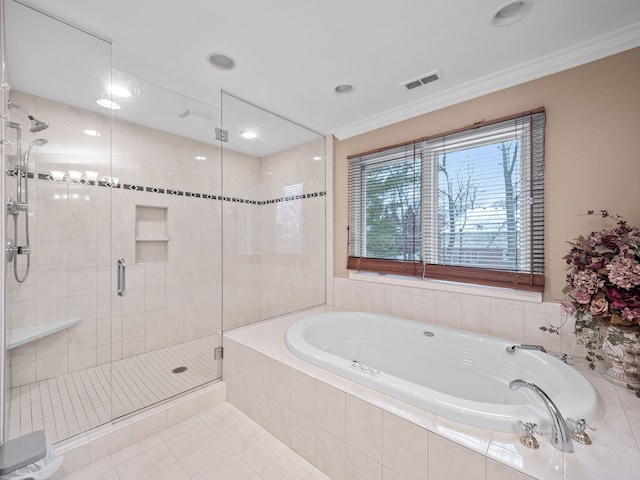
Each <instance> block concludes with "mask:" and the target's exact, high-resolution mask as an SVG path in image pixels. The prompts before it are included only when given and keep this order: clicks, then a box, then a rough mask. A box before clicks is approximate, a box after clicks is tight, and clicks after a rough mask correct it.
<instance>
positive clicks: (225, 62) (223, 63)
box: [207, 52, 236, 70]
mask: <svg viewBox="0 0 640 480" xmlns="http://www.w3.org/2000/svg"><path fill="white" fill-rule="evenodd" d="M207 60H208V61H209V63H210V64H211V65H213V66H214V67H216V68H219V69H221V70H232V69H233V68H235V66H236V62H235V61H234V60H233V58H231V57H229V56H228V55H225V54H224V53H217V52H213V53H210V54H209V55H207Z"/></svg>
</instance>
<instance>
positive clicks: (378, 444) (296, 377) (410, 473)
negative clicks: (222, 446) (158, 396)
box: [223, 307, 640, 480]
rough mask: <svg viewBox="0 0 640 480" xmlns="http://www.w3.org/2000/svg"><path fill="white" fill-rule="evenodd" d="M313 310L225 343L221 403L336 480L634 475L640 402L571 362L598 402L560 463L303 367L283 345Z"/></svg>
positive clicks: (574, 479) (553, 455)
mask: <svg viewBox="0 0 640 480" xmlns="http://www.w3.org/2000/svg"><path fill="white" fill-rule="evenodd" d="M335 310H338V309H335V308H331V307H319V308H315V309H312V310H308V311H305V312H300V313H296V314H292V315H287V316H284V317H280V318H277V319H274V320H270V321H266V322H261V323H258V324H255V325H252V326H248V327H242V328H239V329H236V330H232V331H230V332H227V333H226V334H225V338H224V346H225V359H224V362H223V379H224V380H225V382H226V384H227V399H228V400H229V401H230V402H231V403H232V404H234V405H235V406H237V407H238V408H239V409H240V410H242V411H243V412H245V413H246V414H247V415H249V416H250V417H251V418H253V419H254V420H255V421H257V422H258V423H259V424H260V425H262V426H263V427H265V428H266V429H267V430H268V431H270V432H271V433H272V434H274V435H275V436H276V437H278V438H279V439H280V440H281V441H282V442H284V443H285V444H286V445H288V446H290V447H291V448H292V449H293V450H295V451H296V452H298V453H299V454H300V455H301V456H303V457H304V458H305V459H307V460H308V461H309V462H311V463H312V464H314V465H315V466H316V467H318V468H319V469H320V470H322V471H323V472H324V473H326V474H327V475H328V476H329V477H331V478H332V479H334V480H341V479H360V478H362V479H365V478H366V479H368V480H377V479H378V480H382V479H384V480H401V479H408V480H412V479H420V480H424V479H429V480H434V479H443V478H451V479H454V478H455V479H458V478H464V479H465V480H476V479H477V480H505V479H514V480H515V479H527V478H537V479H550V480H589V479H600V478H609V479H621V480H622V479H630V478H635V477H634V475H637V472H638V471H640V399H639V398H637V397H636V396H635V395H634V393H633V392H631V391H630V390H627V389H625V388H622V387H616V386H614V385H611V384H610V383H608V382H607V381H605V380H604V379H603V378H602V377H601V374H600V373H597V372H595V373H594V372H591V371H590V370H589V369H588V367H587V366H586V364H585V363H584V362H582V361H580V360H578V359H576V360H573V361H572V363H573V364H574V365H575V366H576V368H578V369H579V370H580V371H581V372H582V373H583V374H584V375H585V377H586V378H587V379H588V380H589V381H590V382H591V383H592V384H593V386H594V387H595V388H596V390H597V392H598V396H599V399H598V400H599V406H598V414H597V417H596V418H595V419H594V420H593V421H592V422H591V423H592V424H593V425H595V426H596V427H597V431H596V432H590V433H591V438H592V440H593V445H590V446H582V445H577V444H576V451H575V452H574V453H571V454H563V453H562V452H560V451H559V450H556V449H555V448H553V447H552V446H551V445H550V442H549V438H548V435H538V440H539V442H540V449H538V450H529V449H527V448H525V447H523V446H522V445H521V444H520V443H519V441H518V435H516V434H511V433H503V432H494V431H490V430H485V429H480V428H475V427H470V426H467V425H463V424H459V423H457V422H453V421H450V420H447V419H445V418H442V417H438V416H435V415H433V414H431V413H429V412H426V411H424V410H420V409H417V408H415V407H413V406H411V405H408V404H406V403H404V402H401V401H399V400H396V399H393V398H391V397H389V396H387V395H384V394H381V393H378V392H376V391H374V390H371V389H369V388H367V387H364V386H361V385H358V384H356V383H354V382H351V381H349V380H347V379H345V378H343V377H340V376H338V375H335V374H333V373H331V372H328V371H325V370H323V369H320V368H318V367H316V366H314V365H311V364H309V363H306V362H304V361H302V360H300V359H298V358H297V357H295V356H294V355H293V354H291V353H290V352H289V351H288V350H287V347H286V345H285V342H284V339H285V335H286V331H287V329H288V327H289V326H290V325H291V324H292V323H294V322H295V321H297V320H299V319H301V318H304V317H306V316H309V315H313V314H316V313H324V312H326V311H335Z"/></svg>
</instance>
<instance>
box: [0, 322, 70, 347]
mask: <svg viewBox="0 0 640 480" xmlns="http://www.w3.org/2000/svg"><path fill="white" fill-rule="evenodd" d="M80 322H82V318H70V319H69V320H63V321H61V322H55V323H48V324H46V325H32V326H30V327H20V328H12V329H11V330H9V345H8V347H7V348H8V349H9V350H11V349H12V348H16V347H19V346H20V345H24V344H25V343H29V342H33V341H34V340H38V339H39V338H43V337H46V336H47V335H53V334H54V333H58V332H61V331H62V330H64V329H66V328H69V327H73V326H74V325H78V324H79V323H80Z"/></svg>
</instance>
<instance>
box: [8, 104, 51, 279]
mask: <svg viewBox="0 0 640 480" xmlns="http://www.w3.org/2000/svg"><path fill="white" fill-rule="evenodd" d="M7 106H8V107H9V108H17V109H18V110H20V111H21V112H23V113H24V114H25V115H26V116H27V118H29V121H30V122H31V128H30V129H29V130H30V131H31V132H32V133H35V132H40V131H42V130H44V129H45V128H48V127H49V124H48V123H47V122H42V121H40V120H38V119H37V118H34V117H33V115H31V113H30V112H29V111H28V110H27V109H26V108H24V107H23V106H22V105H18V104H17V103H13V102H11V101H9V102H8V103H7ZM9 127H10V128H13V129H15V130H16V137H17V144H16V153H17V162H16V199H15V200H14V199H9V200H8V201H7V203H6V205H7V213H9V214H10V215H12V216H13V231H14V235H15V238H14V240H15V243H14V242H13V241H12V240H9V241H8V242H7V244H6V246H5V251H6V252H7V260H8V261H9V262H11V261H13V273H14V276H15V278H16V281H17V282H18V283H23V282H24V281H25V280H26V279H27V277H28V276H29V270H30V268H31V244H30V240H29V156H30V155H31V149H32V148H33V147H41V146H42V145H45V144H46V143H47V142H48V141H47V140H45V139H44V138H38V139H36V140H34V141H33V142H31V143H30V144H29V146H28V147H27V150H26V152H25V154H24V158H22V151H21V150H22V126H21V125H20V124H19V123H17V122H9ZM23 182H24V183H23ZM20 212H23V215H24V234H25V245H19V244H18V216H19V215H20ZM17 255H26V256H27V265H26V268H25V272H24V274H23V275H20V274H18V260H17V258H16V256H17Z"/></svg>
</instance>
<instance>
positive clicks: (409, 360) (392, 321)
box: [287, 312, 596, 433]
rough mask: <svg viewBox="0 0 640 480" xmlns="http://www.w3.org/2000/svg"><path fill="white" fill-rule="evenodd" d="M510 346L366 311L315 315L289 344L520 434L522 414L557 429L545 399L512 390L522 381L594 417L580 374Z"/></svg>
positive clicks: (440, 409)
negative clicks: (543, 401)
mask: <svg viewBox="0 0 640 480" xmlns="http://www.w3.org/2000/svg"><path fill="white" fill-rule="evenodd" d="M509 345H510V344H509V343H508V342H507V341H505V340H501V339H498V338H495V337H490V336H487V335H480V334H473V333H466V332H462V331H459V330H454V329H450V328H445V327H440V326H437V325H432V324H428V323H421V322H416V321H412V320H405V319H401V318H396V317H390V316H383V315H372V314H368V313H361V312H340V313H327V314H322V315H316V316H312V317H309V318H306V319H303V320H300V321H298V322H297V323H295V324H294V325H292V326H291V327H290V328H289V330H288V332H287V347H288V348H289V350H291V352H293V353H294V354H295V355H297V356H298V357H300V358H302V359H303V360H306V361H308V362H311V363H313V364H315V365H318V366H320V367H323V368H325V369H327V370H330V371H332V372H334V373H337V374H339V375H342V376H344V377H347V378H349V379H351V380H353V381H355V382H358V383H361V384H364V385H367V386H369V387H371V388H373V389H375V390H378V391H380V392H383V393H385V394H387V395H391V396H393V397H394V398H398V399H400V400H403V401H405V402H408V403H410V404H412V405H415V406H417V407H419V408H422V409H424V410H427V411H429V412H431V413H434V414H436V415H440V416H442V417H445V418H448V419H451V420H455V421H458V422H461V423H465V424H468V425H474V426H477V427H482V428H487V429H491V430H499V431H506V432H519V431H521V429H520V427H519V425H518V423H517V422H518V420H522V421H524V422H534V423H537V424H538V428H539V429H541V430H542V431H543V432H544V433H548V432H550V431H551V424H550V421H549V414H548V411H547V409H546V408H545V407H544V405H543V403H542V402H541V400H540V398H539V397H538V396H536V395H535V394H534V393H533V392H532V391H531V390H529V389H527V388H521V389H519V390H517V391H513V390H511V389H510V388H509V382H511V381H512V380H515V379H523V380H528V381H530V382H533V383H535V384H536V385H538V386H539V387H540V388H541V389H542V390H544V391H545V392H546V394H547V395H548V396H549V397H550V398H551V399H552V400H553V402H554V403H555V404H556V405H557V406H558V408H559V409H560V411H561V412H562V414H563V416H564V417H565V418H566V417H572V418H583V417H584V418H586V419H587V421H590V420H591V419H592V418H593V416H594V414H595V411H596V393H595V391H594V389H593V387H592V386H591V384H590V383H589V382H588V381H587V380H586V379H585V378H584V377H583V376H582V375H581V374H580V373H578V372H577V371H576V370H575V369H574V368H573V367H571V366H570V365H567V364H565V363H563V362H561V361H560V360H558V359H557V358H555V357H553V356H551V355H548V354H546V353H543V352H539V351H535V350H521V349H516V350H515V351H514V352H513V353H508V352H507V351H506V347H507V346H509ZM570 425H571V424H570Z"/></svg>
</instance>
